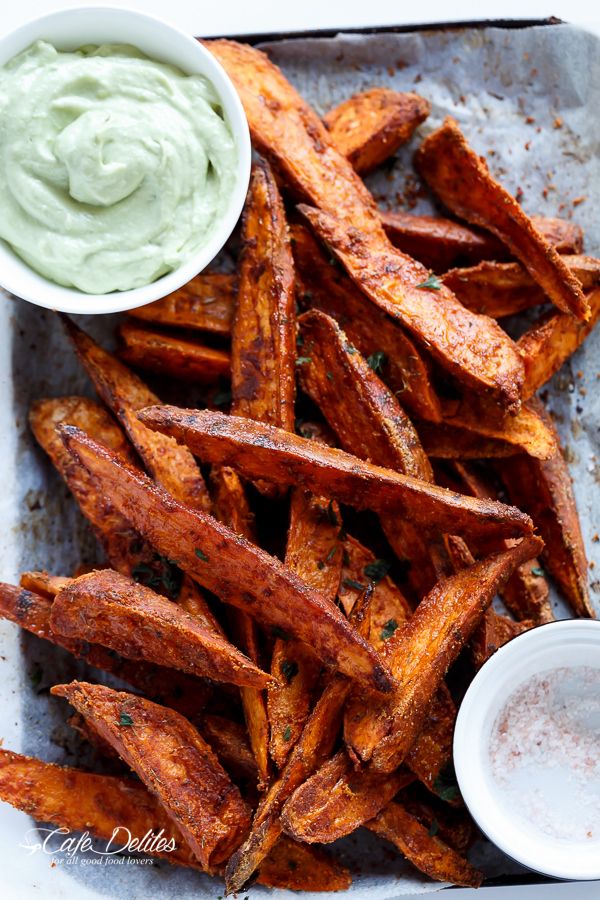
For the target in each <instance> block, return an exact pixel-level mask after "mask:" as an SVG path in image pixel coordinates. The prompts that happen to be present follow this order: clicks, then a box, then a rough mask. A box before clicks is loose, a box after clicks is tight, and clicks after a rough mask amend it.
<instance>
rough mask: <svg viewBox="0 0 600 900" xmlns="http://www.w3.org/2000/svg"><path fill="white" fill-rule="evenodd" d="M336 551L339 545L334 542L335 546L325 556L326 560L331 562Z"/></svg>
mask: <svg viewBox="0 0 600 900" xmlns="http://www.w3.org/2000/svg"><path fill="white" fill-rule="evenodd" d="M336 552H337V547H336V545H335V544H334V545H333V547H332V548H331V550H330V551H329V553H328V554H327V556H326V557H325V562H331V560H332V559H333V557H334V556H335V554H336Z"/></svg>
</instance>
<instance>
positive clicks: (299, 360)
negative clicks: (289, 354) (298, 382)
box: [296, 356, 312, 366]
mask: <svg viewBox="0 0 600 900" xmlns="http://www.w3.org/2000/svg"><path fill="white" fill-rule="evenodd" d="M310 362H312V358H311V357H310V356H297V357H296V365H297V366H304V365H306V364H307V363H310Z"/></svg>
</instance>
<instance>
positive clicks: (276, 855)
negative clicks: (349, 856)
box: [258, 837, 352, 891]
mask: <svg viewBox="0 0 600 900" xmlns="http://www.w3.org/2000/svg"><path fill="white" fill-rule="evenodd" d="M258 884H264V885H266V886H267V887H272V888H283V889H284V890H288V891H345V890H347V889H348V888H349V887H350V885H351V884H352V877H351V875H350V872H349V871H348V869H347V868H346V867H345V866H342V865H341V864H340V863H339V862H337V860H334V859H332V858H331V857H330V856H328V855H327V854H326V853H325V852H324V851H323V850H320V849H319V848H317V847H310V846H309V845H308V844H299V843H298V842H297V841H292V840H290V838H288V837H282V838H281V839H280V840H279V841H278V842H277V844H276V845H275V846H274V847H273V849H272V850H271V852H270V853H269V855H268V856H267V858H266V859H265V860H264V862H263V863H262V865H261V867H260V872H259V873H258Z"/></svg>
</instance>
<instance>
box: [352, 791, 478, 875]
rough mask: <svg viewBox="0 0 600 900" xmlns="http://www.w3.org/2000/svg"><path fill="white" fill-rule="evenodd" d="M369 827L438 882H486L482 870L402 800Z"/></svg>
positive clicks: (383, 811)
mask: <svg viewBox="0 0 600 900" xmlns="http://www.w3.org/2000/svg"><path fill="white" fill-rule="evenodd" d="M366 827H367V828H368V829H369V831H373V832H374V833H375V834H377V835H378V836H379V837H382V838H385V840H387V841H390V842H391V843H392V844H394V846H395V847H397V848H398V850H399V851H400V852H401V853H402V854H403V855H404V856H405V857H406V858H407V859H408V860H409V861H410V862H411V863H412V864H413V865H414V866H416V867H417V869H420V870H421V872H425V874H426V875H429V877H430V878H433V879H434V880H435V881H449V882H450V883H451V884H456V885H461V886H463V887H479V886H480V884H481V882H482V881H483V875H482V874H481V872H478V871H477V869H475V868H473V866H472V865H471V864H470V863H469V862H467V860H466V859H464V858H463V857H462V856H460V855H459V854H458V853H457V852H456V851H455V850H453V849H452V847H449V846H448V845H447V844H445V843H444V842H443V841H442V840H441V839H440V838H439V837H437V835H432V834H431V830H428V829H427V828H425V827H424V826H423V825H422V824H421V823H420V822H419V821H418V819H416V818H415V816H413V815H411V813H409V812H408V810H407V809H405V807H404V806H403V805H402V804H401V803H396V802H392V803H388V805H387V806H386V807H385V809H383V810H382V811H381V812H380V813H378V815H377V816H375V818H374V819H371V821H370V822H367V823H366Z"/></svg>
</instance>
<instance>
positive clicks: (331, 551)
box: [267, 488, 342, 769]
mask: <svg viewBox="0 0 600 900" xmlns="http://www.w3.org/2000/svg"><path fill="white" fill-rule="evenodd" d="M341 523H342V520H341V517H340V512H339V509H338V508H337V504H331V505H330V503H329V501H328V500H327V499H326V498H324V497H315V496H314V495H313V494H310V493H309V492H308V491H304V490H303V489H302V488H296V489H295V490H294V492H293V494H292V502H291V508H290V525H289V529H288V538H287V546H286V552H285V564H286V566H288V567H289V568H290V569H291V570H292V572H295V573H296V575H298V576H299V577H300V578H302V580H303V581H305V582H306V583H307V584H308V585H310V587H313V588H316V589H317V590H318V591H320V592H321V593H322V594H323V596H324V597H327V598H328V599H329V601H330V602H331V603H334V602H335V598H336V595H337V590H338V587H339V584H340V576H341V571H342V546H341V541H340V540H339V534H340V528H341ZM320 672H321V664H320V662H319V660H318V658H317V657H316V656H315V655H314V653H313V652H312V650H311V649H310V647H308V646H307V645H306V644H301V643H300V642H298V641H286V640H282V639H281V638H278V639H277V640H276V641H275V644H274V646H273V656H272V660H271V675H272V676H273V678H274V679H275V680H274V681H273V682H272V683H271V684H270V685H269V690H268V693H267V710H268V714H269V724H270V731H271V736H270V741H269V750H270V753H271V757H272V759H273V760H274V762H275V764H276V766H277V768H279V769H281V768H282V767H283V765H284V764H285V762H286V760H287V758H288V756H289V754H290V751H291V750H292V747H293V746H294V745H295V744H296V742H297V741H298V739H299V737H300V735H301V734H302V730H303V728H304V725H305V724H306V720H307V718H308V715H309V713H310V710H311V705H312V701H313V697H314V692H315V689H316V686H317V680H318V678H319V674H320Z"/></svg>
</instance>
